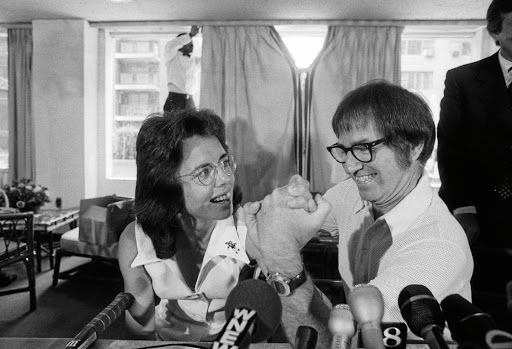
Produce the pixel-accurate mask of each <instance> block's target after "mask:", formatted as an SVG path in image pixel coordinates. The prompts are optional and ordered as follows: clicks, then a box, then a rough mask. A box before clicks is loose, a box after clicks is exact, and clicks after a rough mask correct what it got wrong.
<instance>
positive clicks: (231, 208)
mask: <svg viewBox="0 0 512 349" xmlns="http://www.w3.org/2000/svg"><path fill="white" fill-rule="evenodd" d="M136 150H137V182H136V189H135V204H134V210H135V216H136V220H135V222H133V223H131V224H130V225H129V226H128V227H127V228H126V229H125V231H124V232H123V234H122V235H121V238H120V241H119V263H120V267H121V272H122V275H123V278H124V287H125V292H129V293H131V294H132V295H133V296H134V297H135V302H134V304H133V305H132V306H131V308H130V309H129V310H128V311H127V312H126V322H127V325H128V328H129V330H130V331H132V332H134V333H135V334H136V335H137V336H138V337H142V336H144V337H146V338H153V339H154V338H155V335H156V338H157V339H161V340H178V341H193V342H196V341H213V340H215V338H216V337H217V334H218V333H219V332H220V331H221V330H222V327H223V326H224V324H225V321H226V319H225V315H224V305H225V302H226V297H227V296H228V294H229V292H230V291H231V289H232V288H233V287H234V286H236V284H237V283H238V279H239V275H240V271H241V270H242V268H243V267H244V266H245V265H247V264H249V258H248V256H247V253H246V251H245V236H246V228H245V225H243V224H241V223H240V222H241V221H240V222H239V221H238V218H237V216H236V214H234V212H235V208H237V207H238V205H239V204H240V201H241V192H240V190H239V189H238V187H237V186H236V185H235V177H234V172H235V169H236V161H235V158H234V156H233V155H231V154H229V152H228V147H227V145H226V134H225V125H224V123H223V122H222V120H221V119H220V117H219V116H217V115H216V114H215V113H213V112H211V111H209V110H196V109H185V110H174V111H170V112H165V113H164V114H153V115H150V116H149V117H148V119H147V120H146V121H144V123H143V124H142V127H141V129H140V132H139V135H138V137H137V145H136ZM240 211H241V210H240ZM240 219H242V218H240ZM237 225H238V226H237ZM155 295H156V296H157V298H158V299H160V301H159V303H158V304H157V305H156V307H155Z"/></svg>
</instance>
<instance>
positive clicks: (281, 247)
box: [243, 175, 331, 277]
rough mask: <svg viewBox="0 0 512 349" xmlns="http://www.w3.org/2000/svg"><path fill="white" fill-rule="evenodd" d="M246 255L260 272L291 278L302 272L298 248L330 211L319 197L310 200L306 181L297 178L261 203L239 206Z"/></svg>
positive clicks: (276, 190) (326, 203)
mask: <svg viewBox="0 0 512 349" xmlns="http://www.w3.org/2000/svg"><path fill="white" fill-rule="evenodd" d="M243 210H244V215H245V221H246V225H247V236H248V239H247V242H246V249H247V253H248V254H249V255H250V256H251V257H253V258H255V259H256V260H257V261H258V264H259V266H260V267H261V269H262V270H263V272H264V273H266V274H267V273H268V272H276V271H278V272H280V273H282V274H284V275H285V276H287V277H293V276H295V275H297V274H299V273H300V272H301V270H302V260H301V256H300V249H301V248H302V247H304V245H305V244H306V243H307V242H308V241H309V240H311V238H313V237H314V236H315V235H316V233H317V231H318V230H319V229H320V227H321V226H322V224H323V222H324V221H325V219H326V218H327V215H328V214H329V212H330V210H331V205H330V204H329V203H328V202H327V201H326V200H324V199H323V198H322V196H321V195H317V196H316V197H315V198H313V197H312V195H311V193H310V192H309V182H308V181H307V180H305V179H303V178H302V177H301V176H299V175H294V176H293V177H292V178H290V181H289V183H288V185H287V186H284V187H280V188H277V189H274V191H273V192H272V194H270V195H267V196H266V197H265V198H264V199H263V200H262V201H258V202H248V203H246V204H245V205H244V207H243Z"/></svg>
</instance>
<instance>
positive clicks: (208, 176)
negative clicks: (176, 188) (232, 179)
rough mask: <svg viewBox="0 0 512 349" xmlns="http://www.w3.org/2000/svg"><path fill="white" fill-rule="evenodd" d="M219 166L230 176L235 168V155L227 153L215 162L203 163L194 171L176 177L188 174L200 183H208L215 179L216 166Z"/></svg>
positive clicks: (187, 175)
mask: <svg viewBox="0 0 512 349" xmlns="http://www.w3.org/2000/svg"><path fill="white" fill-rule="evenodd" d="M219 167H220V168H221V169H222V171H224V173H225V174H227V175H228V176H231V175H232V174H233V173H234V172H235V170H236V159H235V156H234V155H233V154H228V155H226V156H224V157H223V158H222V159H220V161H219V162H217V163H210V164H205V165H203V166H201V167H200V168H198V169H197V170H195V171H194V172H192V173H189V174H186V175H183V176H178V177H177V178H181V177H189V176H190V177H193V178H192V179H194V178H197V179H198V180H199V183H201V184H202V185H210V184H212V183H213V182H214V181H215V180H216V179H217V173H218V169H217V168H219Z"/></svg>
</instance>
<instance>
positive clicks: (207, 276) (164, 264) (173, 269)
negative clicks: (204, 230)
mask: <svg viewBox="0 0 512 349" xmlns="http://www.w3.org/2000/svg"><path fill="white" fill-rule="evenodd" d="M246 235H247V228H246V227H245V226H243V225H242V226H240V225H239V226H238V227H236V226H235V224H234V220H233V217H232V216H230V217H229V218H227V219H225V220H222V221H217V224H216V226H215V228H214V230H213V232H212V235H211V237H210V241H209V243H208V247H207V248H206V252H205V255H204V258H203V262H202V264H201V267H200V271H199V275H198V278H197V281H196V284H195V289H193V290H192V289H190V287H189V286H188V285H187V283H186V281H185V279H184V278H183V275H182V273H181V271H180V269H179V267H178V263H177V261H176V258H175V256H174V257H172V258H169V259H160V258H158V257H157V256H156V252H155V249H154V247H153V243H152V242H151V239H150V238H149V237H148V236H147V235H146V234H145V233H144V232H143V230H142V228H141V227H140V226H139V225H138V224H136V225H135V240H136V244H137V251H138V254H137V256H136V257H135V259H134V260H133V262H132V264H131V267H132V268H134V267H137V266H141V265H142V266H144V268H145V270H146V271H147V273H148V274H149V276H150V277H151V281H152V285H153V290H154V292H155V294H156V295H157V296H158V297H159V298H160V303H159V304H158V305H157V306H156V307H155V331H156V334H157V337H158V338H159V339H161V340H168V341H171V340H173V341H190V342H199V341H213V340H215V339H216V337H217V335H218V333H219V332H220V331H221V330H222V328H223V326H224V324H225V322H226V317H225V314H224V307H225V303H226V298H227V296H228V295H229V293H230V292H231V290H232V289H233V288H234V287H235V286H236V285H237V283H238V277H239V274H240V271H241V269H242V268H243V267H244V266H245V265H246V264H249V258H248V256H247V254H246V252H245V238H246Z"/></svg>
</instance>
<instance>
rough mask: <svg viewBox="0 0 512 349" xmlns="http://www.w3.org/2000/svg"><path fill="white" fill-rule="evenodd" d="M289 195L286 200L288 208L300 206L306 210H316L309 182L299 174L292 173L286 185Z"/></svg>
mask: <svg viewBox="0 0 512 349" xmlns="http://www.w3.org/2000/svg"><path fill="white" fill-rule="evenodd" d="M287 190H288V194H289V195H290V196H291V198H290V199H288V200H287V201H286V204H287V205H288V207H289V208H302V209H304V210H306V211H308V212H315V211H316V202H315V200H314V198H313V196H312V195H311V193H310V191H309V182H308V181H307V180H306V179H304V178H302V177H301V176H300V175H293V176H292V178H290V181H289V182H288V186H287Z"/></svg>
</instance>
